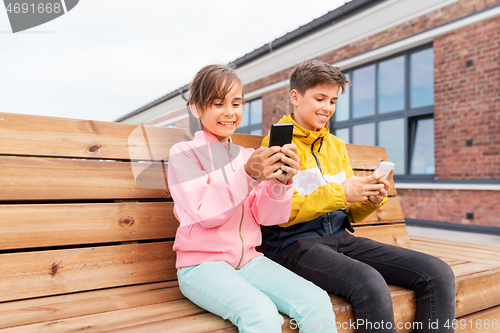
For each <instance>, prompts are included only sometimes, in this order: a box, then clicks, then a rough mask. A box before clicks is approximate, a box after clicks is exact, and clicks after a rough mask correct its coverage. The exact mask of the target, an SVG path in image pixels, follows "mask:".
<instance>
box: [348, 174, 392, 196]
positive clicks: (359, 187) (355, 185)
mask: <svg viewBox="0 0 500 333" xmlns="http://www.w3.org/2000/svg"><path fill="white" fill-rule="evenodd" d="M383 176H384V173H382V172H378V173H376V174H374V175H371V176H368V177H357V176H351V177H349V178H348V179H347V180H346V181H345V182H343V183H342V187H343V188H344V195H345V199H346V200H347V202H363V201H366V200H368V198H369V197H373V198H374V200H376V198H378V197H380V195H381V194H380V191H381V190H382V189H384V187H385V184H383V183H382V184H372V182H374V181H377V180H379V179H380V178H381V177H383ZM380 180H382V179H380ZM384 197H385V196H384ZM384 197H382V199H383V198H384ZM382 199H381V200H380V201H382ZM379 203H380V202H379Z"/></svg>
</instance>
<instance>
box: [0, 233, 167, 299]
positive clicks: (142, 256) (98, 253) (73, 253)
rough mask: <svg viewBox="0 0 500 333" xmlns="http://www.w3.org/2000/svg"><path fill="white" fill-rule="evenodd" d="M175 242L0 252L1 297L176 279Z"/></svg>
mask: <svg viewBox="0 0 500 333" xmlns="http://www.w3.org/2000/svg"><path fill="white" fill-rule="evenodd" d="M172 246H173V242H160V243H145V244H128V245H115V246H101V247H89V248H77V249H64V250H51V251H36V252H25V253H7V254H0V267H2V268H3V271H2V274H1V275H0V302H2V301H8V300H17V299H23V298H31V297H39V296H47V295H56V294H63V293H70V292H77V291H85V290H93V289H99V288H109V287H116V286H122V285H130V284H138V283H150V282H159V281H166V280H174V279H176V270H175V252H174V251H173V250H172Z"/></svg>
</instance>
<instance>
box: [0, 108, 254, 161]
mask: <svg viewBox="0 0 500 333" xmlns="http://www.w3.org/2000/svg"><path fill="white" fill-rule="evenodd" d="M0 119H2V120H0V155H12V156H45V157H66V158H87V159H117V160H129V159H135V160H156V161H161V160H168V152H169V151H170V148H171V147H172V146H173V145H174V144H176V143H177V142H180V141H187V140H191V138H192V137H191V135H190V133H189V130H188V129H184V128H165V127H157V126H146V125H134V124H124V123H113V122H103V121H92V120H79V119H66V118H57V117H46V116H32V115H23V114H15V113H6V112H0ZM233 140H234V142H235V143H237V144H239V145H242V146H245V147H252V148H255V149H256V148H258V147H260V141H261V140H262V136H254V135H246V134H234V135H233Z"/></svg>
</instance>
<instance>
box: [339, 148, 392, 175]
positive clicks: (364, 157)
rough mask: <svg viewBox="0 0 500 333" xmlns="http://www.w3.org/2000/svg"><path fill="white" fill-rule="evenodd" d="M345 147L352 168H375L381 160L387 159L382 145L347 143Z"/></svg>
mask: <svg viewBox="0 0 500 333" xmlns="http://www.w3.org/2000/svg"><path fill="white" fill-rule="evenodd" d="M346 148H347V154H348V155H349V161H350V162H351V167H352V168H353V169H354V170H375V168H376V167H377V165H378V164H379V163H380V162H381V161H388V159H387V153H386V152H385V148H384V147H378V146H364V145H355V144H352V143H348V144H346Z"/></svg>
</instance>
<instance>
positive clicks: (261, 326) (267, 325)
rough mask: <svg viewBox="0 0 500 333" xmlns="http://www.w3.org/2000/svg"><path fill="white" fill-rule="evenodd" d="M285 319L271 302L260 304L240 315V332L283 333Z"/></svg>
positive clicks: (238, 324) (237, 324)
mask: <svg viewBox="0 0 500 333" xmlns="http://www.w3.org/2000/svg"><path fill="white" fill-rule="evenodd" d="M283 322H284V321H283V317H282V316H281V315H280V314H279V312H278V309H277V308H276V306H275V305H274V303H273V302H271V300H269V301H264V302H260V303H259V304H258V305H256V306H252V307H250V309H249V310H248V311H244V312H242V313H240V314H239V319H238V322H237V323H235V324H236V326H238V328H239V330H240V332H281V326H282V325H283Z"/></svg>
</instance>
